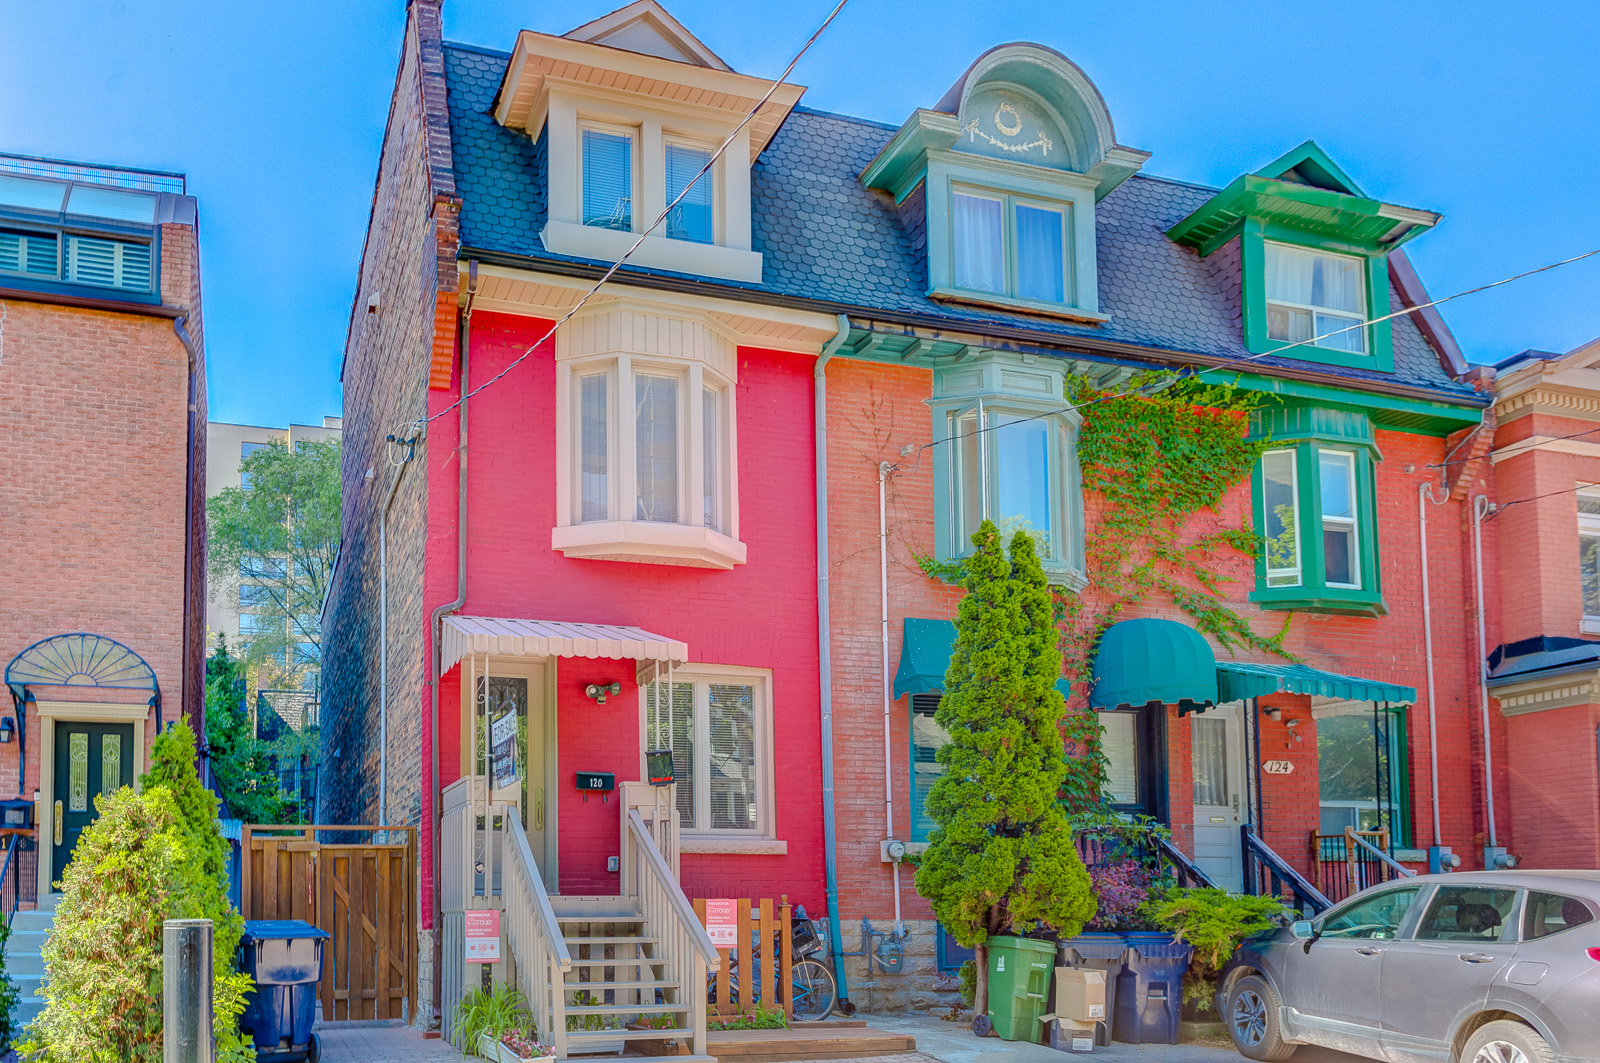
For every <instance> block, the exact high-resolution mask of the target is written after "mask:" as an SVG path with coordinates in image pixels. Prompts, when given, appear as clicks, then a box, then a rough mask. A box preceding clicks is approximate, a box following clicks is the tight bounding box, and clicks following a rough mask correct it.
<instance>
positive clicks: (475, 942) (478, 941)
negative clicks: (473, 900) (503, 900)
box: [466, 908, 500, 977]
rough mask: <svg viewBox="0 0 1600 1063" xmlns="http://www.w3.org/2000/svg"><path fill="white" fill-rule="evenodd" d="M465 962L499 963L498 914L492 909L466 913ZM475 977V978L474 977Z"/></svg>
mask: <svg viewBox="0 0 1600 1063" xmlns="http://www.w3.org/2000/svg"><path fill="white" fill-rule="evenodd" d="M466 916H467V932H466V938H467V962H468V963H499V962H500V913H499V912H498V911H496V910H494V909H492V908H491V909H489V910H487V911H479V912H467V913H466ZM474 977H476V976H474Z"/></svg>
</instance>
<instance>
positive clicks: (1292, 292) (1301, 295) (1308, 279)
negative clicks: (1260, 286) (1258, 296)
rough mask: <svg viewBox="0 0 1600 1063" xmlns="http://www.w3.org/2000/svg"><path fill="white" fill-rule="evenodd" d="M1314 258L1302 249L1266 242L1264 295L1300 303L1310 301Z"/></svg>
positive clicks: (1314, 266) (1286, 301) (1314, 265)
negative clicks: (1265, 290) (1265, 287)
mask: <svg viewBox="0 0 1600 1063" xmlns="http://www.w3.org/2000/svg"><path fill="white" fill-rule="evenodd" d="M1315 272H1316V259H1315V257H1314V256H1312V255H1309V254H1307V253H1306V252H1304V251H1297V250H1295V249H1294V248H1292V247H1282V246H1280V245H1278V244H1268V245H1267V298H1268V299H1272V300H1275V301H1282V302H1285V303H1299V304H1301V305H1302V306H1304V305H1308V304H1310V303H1311V302H1312V298H1311V289H1312V287H1313V285H1314V284H1315V278H1314V276H1313V274H1314V273H1315Z"/></svg>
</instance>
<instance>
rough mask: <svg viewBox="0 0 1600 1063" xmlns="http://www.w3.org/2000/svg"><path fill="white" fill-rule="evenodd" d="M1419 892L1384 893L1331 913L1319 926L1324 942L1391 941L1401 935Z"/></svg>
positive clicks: (1414, 890) (1409, 890) (1395, 891)
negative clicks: (1408, 913) (1349, 939)
mask: <svg viewBox="0 0 1600 1063" xmlns="http://www.w3.org/2000/svg"><path fill="white" fill-rule="evenodd" d="M1417 893H1418V889H1417V887H1415V886H1408V887H1406V888H1405V889H1398V890H1385V891H1384V892H1382V893H1376V894H1373V895H1372V896H1371V897H1364V898H1362V899H1360V900H1358V901H1356V902H1355V903H1354V904H1352V905H1350V907H1348V908H1345V909H1343V910H1341V911H1337V912H1334V913H1332V914H1331V915H1330V916H1329V917H1328V918H1327V919H1325V920H1323V923H1322V927H1321V930H1322V936H1323V937H1325V938H1392V937H1395V936H1396V935H1398V934H1399V933H1400V924H1401V923H1403V922H1405V919H1406V913H1407V912H1408V911H1410V910H1411V903H1412V902H1413V901H1415V900H1416V899H1417Z"/></svg>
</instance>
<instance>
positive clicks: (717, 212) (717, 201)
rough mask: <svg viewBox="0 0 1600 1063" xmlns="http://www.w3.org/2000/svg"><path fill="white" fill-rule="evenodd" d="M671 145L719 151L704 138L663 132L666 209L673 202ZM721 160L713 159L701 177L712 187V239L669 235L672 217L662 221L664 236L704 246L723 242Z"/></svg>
mask: <svg viewBox="0 0 1600 1063" xmlns="http://www.w3.org/2000/svg"><path fill="white" fill-rule="evenodd" d="M669 147H676V148H688V149H690V150H692V151H703V152H705V153H706V154H708V155H715V154H716V151H717V145H716V144H711V143H708V142H706V141H703V140H696V139H694V138H693V137H686V136H679V135H676V134H673V133H663V134H662V136H661V205H662V209H665V208H666V206H667V204H669V203H671V202H672V199H673V196H672V193H671V192H670V191H669V190H668V188H667V148H669ZM720 162H721V160H713V161H712V163H711V169H710V170H708V171H706V175H705V177H703V178H701V180H702V181H705V182H707V183H708V184H709V185H710V187H711V240H710V242H709V243H707V242H705V241H701V240H678V238H677V237H674V236H668V234H667V232H668V229H669V228H670V226H671V218H670V217H669V218H668V219H667V221H664V222H662V223H661V228H660V230H658V231H659V232H660V233H661V235H662V236H666V237H667V239H669V240H674V241H676V242H678V243H689V244H696V245H699V246H702V247H706V246H715V245H718V244H721V243H722V242H723V239H722V232H723V224H724V221H723V217H722V215H723V211H722V209H721V208H722V189H721V187H720V186H721V181H720V180H719V174H720V171H721V170H722V166H721V165H720ZM697 183H698V182H697ZM651 220H652V221H653V220H654V219H653V218H652V219H651Z"/></svg>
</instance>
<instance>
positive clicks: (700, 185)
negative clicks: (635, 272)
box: [666, 141, 716, 244]
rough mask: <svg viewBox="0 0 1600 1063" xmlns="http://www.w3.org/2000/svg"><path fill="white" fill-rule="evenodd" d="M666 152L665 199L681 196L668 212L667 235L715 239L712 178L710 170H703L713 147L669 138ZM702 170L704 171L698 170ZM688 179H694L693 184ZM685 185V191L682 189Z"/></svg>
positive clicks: (703, 240) (706, 241) (705, 240)
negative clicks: (674, 140) (698, 145)
mask: <svg viewBox="0 0 1600 1063" xmlns="http://www.w3.org/2000/svg"><path fill="white" fill-rule="evenodd" d="M666 154H667V195H666V201H667V202H668V203H671V202H672V201H673V200H675V199H678V196H679V195H682V196H683V198H682V199H681V200H679V201H678V205H677V206H675V207H673V208H672V210H671V211H670V212H669V213H668V214H667V236H668V238H670V239H673V240H692V241H694V242H695V243H697V244H709V243H715V242H716V240H715V237H716V225H715V216H714V213H713V212H714V209H715V204H714V203H713V198H714V197H713V196H712V191H713V181H712V176H711V171H710V170H706V167H707V166H708V165H709V164H710V162H711V156H712V155H713V154H714V151H713V149H711V148H709V147H707V148H701V147H696V146H695V145H693V144H686V143H675V142H673V141H668V142H667V145H666ZM701 170H706V172H705V173H704V174H701V172H700V171H701ZM691 181H692V182H694V183H693V184H692V185H691V184H690V182H691ZM685 189H687V190H688V191H687V192H685Z"/></svg>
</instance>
